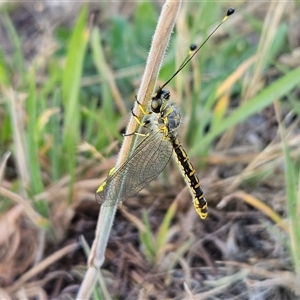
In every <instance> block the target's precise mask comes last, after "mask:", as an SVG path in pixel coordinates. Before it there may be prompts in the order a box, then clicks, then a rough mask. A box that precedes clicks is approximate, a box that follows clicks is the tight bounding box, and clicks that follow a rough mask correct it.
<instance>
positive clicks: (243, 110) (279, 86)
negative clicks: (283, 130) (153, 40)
mask: <svg viewBox="0 0 300 300" xmlns="http://www.w3.org/2000/svg"><path fill="white" fill-rule="evenodd" d="M299 78H300V67H298V68H295V69H294V70H292V71H290V72H289V73H288V74H286V75H284V76H282V77H281V78H280V79H278V80H277V81H275V82H273V83H272V84H270V85H269V86H268V87H266V88H265V89H264V90H263V91H262V92H261V93H260V94H258V95H257V96H255V97H254V98H252V99H250V100H249V101H248V102H246V103H243V104H242V105H241V106H240V107H238V108H237V109H236V110H235V111H234V112H233V113H232V114H231V115H229V116H228V117H227V118H225V119H224V120H223V122H222V126H219V127H215V128H214V129H213V130H212V131H210V132H209V133H207V135H206V136H204V138H203V139H202V140H201V143H198V144H197V145H195V146H194V147H193V148H192V150H191V154H192V155H195V154H196V153H198V154H199V152H200V153H203V151H205V149H206V148H207V147H208V146H209V145H210V144H211V142H212V141H213V140H214V139H215V138H216V137H218V136H219V135H220V134H221V133H223V132H224V131H225V130H227V129H229V128H231V127H232V126H234V125H236V124H238V123H240V122H242V121H244V120H246V119H247V118H249V117H250V116H251V115H253V114H255V113H257V112H259V111H261V110H262V109H263V108H265V107H266V106H268V105H270V104H271V103H272V102H274V101H275V100H277V99H279V98H281V97H283V96H284V95H286V94H287V93H289V92H290V91H291V90H292V89H293V88H295V87H296V86H297V85H298V84H299Z"/></svg>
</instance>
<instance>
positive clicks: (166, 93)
mask: <svg viewBox="0 0 300 300" xmlns="http://www.w3.org/2000/svg"><path fill="white" fill-rule="evenodd" d="M161 97H162V98H164V99H165V100H169V98H170V92H169V91H168V90H166V89H162V90H161Z"/></svg>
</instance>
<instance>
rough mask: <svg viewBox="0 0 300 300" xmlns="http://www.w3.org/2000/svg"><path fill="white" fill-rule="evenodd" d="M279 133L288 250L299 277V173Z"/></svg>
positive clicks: (282, 135)
mask: <svg viewBox="0 0 300 300" xmlns="http://www.w3.org/2000/svg"><path fill="white" fill-rule="evenodd" d="M281 133H282V134H281V138H282V141H283V152H284V158H285V186H286V198H287V211H288V217H289V219H290V222H289V226H290V243H291V247H290V249H291V256H292V258H293V263H294V268H295V271H296V274H297V275H298V276H300V220H299V215H298V214H299V211H300V209H299V208H300V197H299V193H297V191H298V187H297V181H298V180H297V179H298V178H299V172H297V170H296V168H295V166H296V162H295V161H293V159H292V157H291V153H290V149H289V146H288V144H287V142H286V139H285V134H284V132H283V131H281ZM297 173H298V174H297ZM299 182H300V181H299Z"/></svg>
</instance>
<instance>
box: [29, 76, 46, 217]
mask: <svg viewBox="0 0 300 300" xmlns="http://www.w3.org/2000/svg"><path fill="white" fill-rule="evenodd" d="M29 82H30V83H29V84H30V85H29V95H28V98H27V101H26V106H27V107H26V111H27V114H28V122H27V130H26V137H27V156H28V167H29V171H30V193H31V194H32V195H35V194H38V193H41V192H42V191H43V190H44V184H43V180H42V174H41V166H40V163H39V159H38V152H39V145H38V137H37V134H36V130H37V124H38V120H37V119H38V102H37V97H36V90H35V87H36V83H35V74H34V72H31V74H30V76H29ZM35 206H36V208H37V209H38V211H39V212H40V213H41V214H42V215H43V216H48V213H49V211H48V206H47V202H46V201H38V202H36V203H35Z"/></svg>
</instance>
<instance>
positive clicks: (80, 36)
mask: <svg viewBox="0 0 300 300" xmlns="http://www.w3.org/2000/svg"><path fill="white" fill-rule="evenodd" d="M87 16H88V11H87V7H86V6H84V7H83V9H82V11H81V13H80V15H79V18H78V20H77V23H76V25H75V28H74V31H73V33H72V36H71V39H70V43H69V48H68V53H67V60H66V66H65V69H64V71H63V76H62V100H63V106H64V113H65V114H64V128H63V150H64V153H66V157H65V158H64V159H63V160H62V165H64V164H65V162H67V165H65V167H66V169H67V170H68V172H69V174H70V176H71V181H70V183H71V190H72V184H73V181H74V176H75V155H76V147H77V145H78V142H79V139H80V104H79V90H80V80H81V75H82V69H83V59H84V55H85V51H86V46H87V42H88V39H89V32H88V30H87V29H86V21H87Z"/></svg>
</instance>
